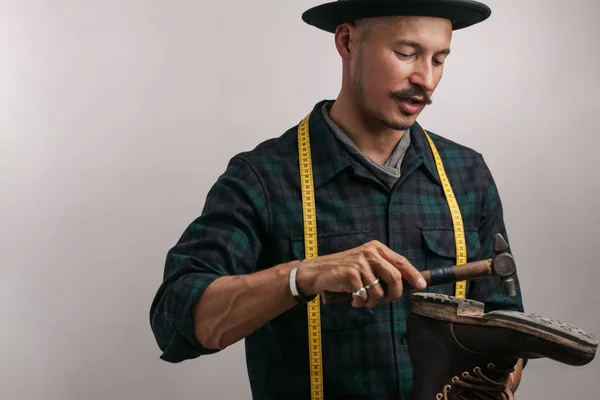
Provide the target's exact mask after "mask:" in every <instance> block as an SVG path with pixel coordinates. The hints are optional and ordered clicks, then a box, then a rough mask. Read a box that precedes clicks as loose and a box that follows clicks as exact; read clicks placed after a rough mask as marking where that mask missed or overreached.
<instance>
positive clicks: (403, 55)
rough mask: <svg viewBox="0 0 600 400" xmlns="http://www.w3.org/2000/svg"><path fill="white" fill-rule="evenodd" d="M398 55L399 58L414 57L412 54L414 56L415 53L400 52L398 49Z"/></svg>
mask: <svg viewBox="0 0 600 400" xmlns="http://www.w3.org/2000/svg"><path fill="white" fill-rule="evenodd" d="M396 55H397V56H398V57H399V58H410V57H412V56H413V54H404V53H400V52H399V51H397V52H396Z"/></svg>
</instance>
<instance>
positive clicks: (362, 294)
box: [352, 288, 367, 298]
mask: <svg viewBox="0 0 600 400" xmlns="http://www.w3.org/2000/svg"><path fill="white" fill-rule="evenodd" d="M352 296H357V297H363V298H366V297H367V289H365V288H360V289H358V290H357V291H356V292H353V293H352Z"/></svg>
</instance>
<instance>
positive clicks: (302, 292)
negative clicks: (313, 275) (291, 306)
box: [289, 262, 316, 303]
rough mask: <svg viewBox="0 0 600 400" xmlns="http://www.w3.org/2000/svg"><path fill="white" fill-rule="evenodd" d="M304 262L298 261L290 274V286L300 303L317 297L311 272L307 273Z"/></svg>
mask: <svg viewBox="0 0 600 400" xmlns="http://www.w3.org/2000/svg"><path fill="white" fill-rule="evenodd" d="M303 264H304V263H303V262H296V263H294V264H293V265H292V269H291V271H290V275H289V286H290V291H291V292H292V295H293V296H294V298H295V299H296V301H297V302H298V303H307V302H310V301H312V300H313V299H314V298H315V297H316V293H315V292H314V290H313V289H312V284H311V280H310V274H307V273H306V272H307V270H306V267H304V266H303Z"/></svg>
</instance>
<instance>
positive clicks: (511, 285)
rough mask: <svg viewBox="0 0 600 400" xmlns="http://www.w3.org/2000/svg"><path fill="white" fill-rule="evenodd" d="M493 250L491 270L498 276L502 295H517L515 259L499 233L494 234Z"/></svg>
mask: <svg viewBox="0 0 600 400" xmlns="http://www.w3.org/2000/svg"><path fill="white" fill-rule="evenodd" d="M494 252H495V253H496V256H495V257H494V258H493V259H492V270H493V272H494V274H495V275H497V276H498V277H499V278H500V290H501V291H502V295H503V296H504V297H514V296H516V295H517V281H516V279H515V277H516V273H517V266H516V264H515V259H514V258H513V256H512V255H511V254H510V253H509V252H508V243H506V240H505V239H504V238H503V237H502V235H501V234H499V233H498V234H496V235H494Z"/></svg>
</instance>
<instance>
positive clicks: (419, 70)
mask: <svg viewBox="0 0 600 400" xmlns="http://www.w3.org/2000/svg"><path fill="white" fill-rule="evenodd" d="M410 79H411V83H413V84H415V85H419V86H421V87H422V88H423V89H424V90H425V91H427V92H428V93H431V92H433V90H434V89H435V74H434V69H433V65H432V64H431V63H430V62H429V61H427V60H422V61H420V62H418V63H416V64H415V67H414V71H413V74H412V75H411V78H410Z"/></svg>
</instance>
